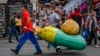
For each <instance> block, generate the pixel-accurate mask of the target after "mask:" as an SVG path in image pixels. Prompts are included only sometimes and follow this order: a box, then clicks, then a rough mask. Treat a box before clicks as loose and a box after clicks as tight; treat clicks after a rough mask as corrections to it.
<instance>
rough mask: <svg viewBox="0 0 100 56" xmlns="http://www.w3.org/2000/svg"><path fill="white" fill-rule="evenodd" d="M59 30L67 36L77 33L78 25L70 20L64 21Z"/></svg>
mask: <svg viewBox="0 0 100 56" xmlns="http://www.w3.org/2000/svg"><path fill="white" fill-rule="evenodd" d="M61 29H62V31H63V32H65V33H67V34H71V35H73V34H78V33H79V25H78V23H77V22H75V21H74V20H72V19H68V20H66V21H65V22H64V23H63V24H62V26H61Z"/></svg>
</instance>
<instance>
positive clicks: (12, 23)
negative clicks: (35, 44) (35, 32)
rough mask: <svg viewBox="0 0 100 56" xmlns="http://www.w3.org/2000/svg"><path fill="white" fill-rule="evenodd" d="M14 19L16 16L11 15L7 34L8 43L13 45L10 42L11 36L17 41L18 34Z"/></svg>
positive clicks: (14, 14)
mask: <svg viewBox="0 0 100 56" xmlns="http://www.w3.org/2000/svg"><path fill="white" fill-rule="evenodd" d="M16 17H17V14H16V13H13V15H12V17H11V19H10V32H9V40H8V42H9V43H13V42H12V41H11V38H12V36H13V34H14V35H15V37H16V40H17V41H19V39H18V33H17V30H16V22H15V18H16Z"/></svg>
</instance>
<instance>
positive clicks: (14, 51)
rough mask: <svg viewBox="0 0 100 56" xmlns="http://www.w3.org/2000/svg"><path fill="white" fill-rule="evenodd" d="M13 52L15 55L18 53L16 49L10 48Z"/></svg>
mask: <svg viewBox="0 0 100 56" xmlns="http://www.w3.org/2000/svg"><path fill="white" fill-rule="evenodd" d="M10 50H11V51H12V52H13V53H15V54H16V55H18V50H16V49H10Z"/></svg>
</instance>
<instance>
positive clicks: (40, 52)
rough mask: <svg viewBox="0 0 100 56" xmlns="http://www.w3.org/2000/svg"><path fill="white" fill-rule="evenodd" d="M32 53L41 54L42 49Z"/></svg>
mask: <svg viewBox="0 0 100 56" xmlns="http://www.w3.org/2000/svg"><path fill="white" fill-rule="evenodd" d="M34 54H42V51H41V50H40V51H37V52H36V53H34Z"/></svg>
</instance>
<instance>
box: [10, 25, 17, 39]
mask: <svg viewBox="0 0 100 56" xmlns="http://www.w3.org/2000/svg"><path fill="white" fill-rule="evenodd" d="M13 34H14V35H15V37H16V40H17V41H18V34H17V30H16V28H15V26H11V30H10V32H9V41H11V38H12V36H13Z"/></svg>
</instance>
